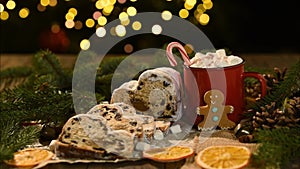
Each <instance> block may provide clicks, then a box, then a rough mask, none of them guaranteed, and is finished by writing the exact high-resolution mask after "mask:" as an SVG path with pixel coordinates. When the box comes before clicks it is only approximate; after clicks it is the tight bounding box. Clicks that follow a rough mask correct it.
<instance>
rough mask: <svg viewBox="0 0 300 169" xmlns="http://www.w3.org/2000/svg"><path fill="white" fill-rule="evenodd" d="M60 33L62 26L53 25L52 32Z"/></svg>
mask: <svg viewBox="0 0 300 169" xmlns="http://www.w3.org/2000/svg"><path fill="white" fill-rule="evenodd" d="M59 31H60V26H59V25H58V24H53V25H51V32H53V33H58V32H59Z"/></svg>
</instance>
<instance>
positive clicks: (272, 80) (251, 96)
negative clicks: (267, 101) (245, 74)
mask: <svg viewBox="0 0 300 169" xmlns="http://www.w3.org/2000/svg"><path fill="white" fill-rule="evenodd" d="M286 71H287V68H284V69H283V70H281V69H279V68H277V67H275V68H274V72H273V73H267V74H263V76H264V78H265V79H266V83H267V92H268V93H269V92H271V91H272V90H273V89H274V87H275V86H276V85H278V84H279V83H280V82H282V81H283V80H284V78H285V74H286ZM260 86H261V85H260V83H259V81H253V80H249V81H246V83H245V97H246V105H251V103H254V102H256V101H257V100H259V99H260V98H261V87H260Z"/></svg>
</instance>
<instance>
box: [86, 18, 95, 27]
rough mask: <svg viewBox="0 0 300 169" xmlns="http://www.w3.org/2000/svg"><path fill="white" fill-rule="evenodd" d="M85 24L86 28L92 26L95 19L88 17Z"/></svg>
mask: <svg viewBox="0 0 300 169" xmlns="http://www.w3.org/2000/svg"><path fill="white" fill-rule="evenodd" d="M85 25H86V26H87V27H88V28H92V27H94V25H95V21H94V20H93V19H91V18H89V19H87V20H86V21H85Z"/></svg>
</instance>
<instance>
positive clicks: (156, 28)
mask: <svg viewBox="0 0 300 169" xmlns="http://www.w3.org/2000/svg"><path fill="white" fill-rule="evenodd" d="M161 32H162V27H161V26H160V25H153V26H152V33H153V34H155V35H159V34H161Z"/></svg>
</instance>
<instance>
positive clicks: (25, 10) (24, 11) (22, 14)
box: [19, 8, 29, 19]
mask: <svg viewBox="0 0 300 169" xmlns="http://www.w3.org/2000/svg"><path fill="white" fill-rule="evenodd" d="M28 15H29V9H28V8H22V9H21V10H20V11H19V16H20V17H21V18H23V19H24V18H27V17H28Z"/></svg>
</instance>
